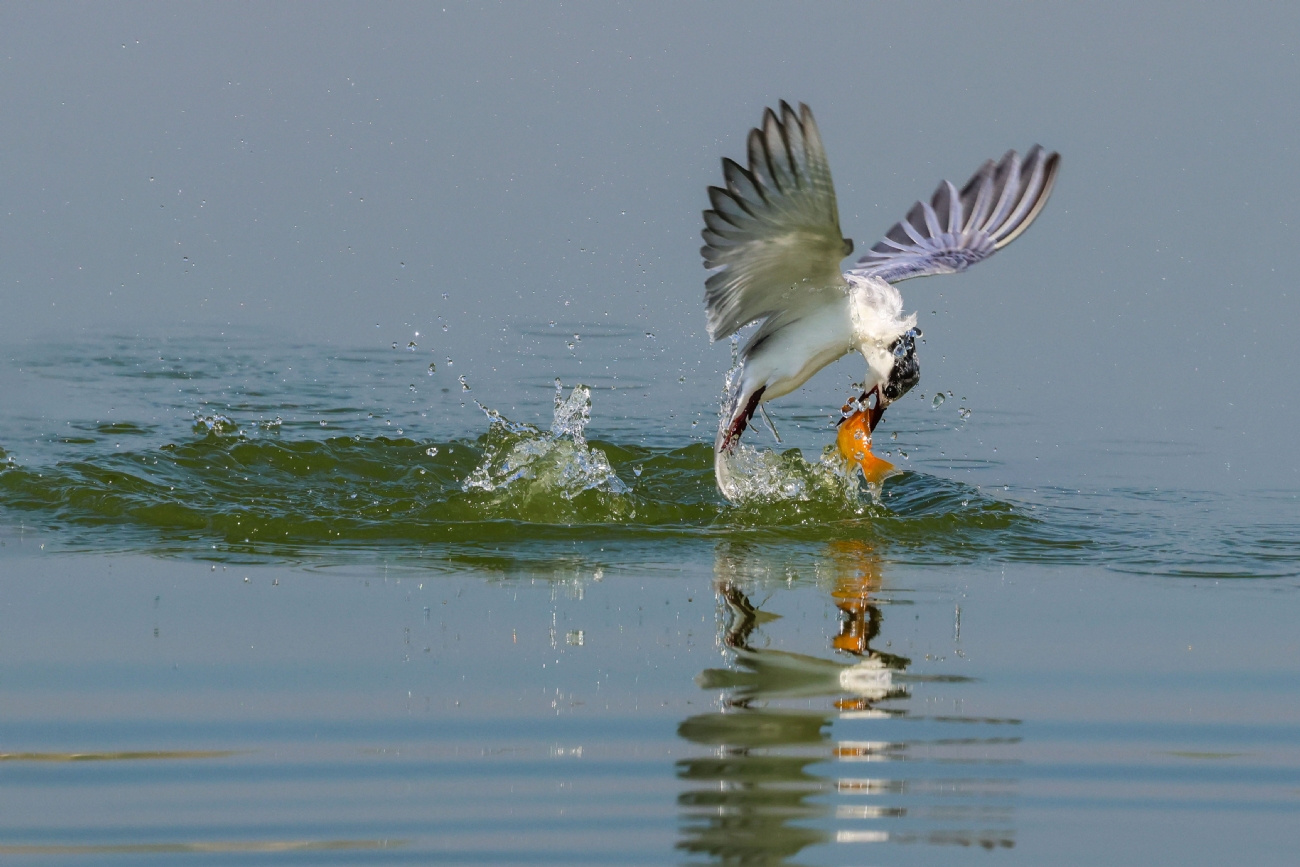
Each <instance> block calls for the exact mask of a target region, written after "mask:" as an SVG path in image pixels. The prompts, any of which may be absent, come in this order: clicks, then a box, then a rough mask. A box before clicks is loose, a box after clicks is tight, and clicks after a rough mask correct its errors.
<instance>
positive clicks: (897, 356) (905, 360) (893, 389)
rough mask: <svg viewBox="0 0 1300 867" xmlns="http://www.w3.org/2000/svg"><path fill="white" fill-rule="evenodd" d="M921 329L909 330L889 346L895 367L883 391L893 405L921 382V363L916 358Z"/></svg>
mask: <svg viewBox="0 0 1300 867" xmlns="http://www.w3.org/2000/svg"><path fill="white" fill-rule="evenodd" d="M920 336H921V329H919V328H909V329H908V330H907V331H906V332H905V333H904V334H903V335H902V336H901V337H899V338H898V339H897V340H895V341H894V342H893V343H892V344H890V346H889V351H890V352H892V353H893V355H894V366H893V367H892V368H890V370H889V381H888V382H886V383H885V387H884V388H883V389H881V392H882V394H883V395H884V397H885V400H886V401H888V402H890V403H893V402H894V401H896V400H898V399H899V398H900V397H902V396H903V395H905V394H907V393H908V392H909V391H911V389H912V386H914V385H916V384H917V383H918V382H920V381H921V363H920V362H919V361H918V360H917V358H916V341H917V339H918V338H920Z"/></svg>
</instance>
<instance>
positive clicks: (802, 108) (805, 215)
mask: <svg viewBox="0 0 1300 867" xmlns="http://www.w3.org/2000/svg"><path fill="white" fill-rule="evenodd" d="M722 174H723V176H724V177H725V179H726V182H727V186H726V189H723V188H721V187H709V201H710V202H711V203H712V204H713V208H712V210H708V211H705V212H704V226H705V228H704V231H703V233H702V235H703V237H704V246H703V247H702V248H700V255H702V256H703V257H704V266H705V267H706V268H713V269H717V270H716V271H715V272H714V273H713V274H712V275H711V276H710V277H709V279H708V280H707V281H706V282H705V284H704V287H705V296H704V297H705V304H706V305H707V312H708V328H709V338H710V339H711V340H719V339H721V338H723V337H727V336H728V335H730V334H732V333H733V332H735V331H736V330H737V329H739V328H742V327H744V326H745V325H747V324H749V323H750V322H753V321H755V320H756V319H765V318H767V317H769V316H772V315H775V314H778V313H782V312H787V311H790V310H792V309H793V308H799V309H802V308H804V307H805V306H806V305H810V304H811V305H816V304H818V303H820V302H821V301H823V300H825V301H829V300H833V299H834V298H836V297H838V296H839V295H840V293H841V292H842V291H843V287H844V285H845V283H844V277H843V276H842V275H841V273H840V260H841V259H843V258H844V257H845V256H847V255H849V254H850V253H852V252H853V242H852V241H849V240H846V239H845V238H844V237H843V236H841V235H840V218H839V210H838V208H837V207H836V205H835V187H834V185H833V184H832V183H831V170H830V166H829V165H828V164H827V162H826V151H825V150H824V149H823V148H822V140H821V136H820V135H819V134H818V132H817V123H816V121H814V120H813V115H812V111H811V110H809V108H808V106H806V105H803V104H802V103H801V104H800V105H799V114H798V115H797V116H796V115H795V112H794V109H792V108H791V107H790V106H789V105H788V104H787V103H785V102H784V101H783V102H782V103H781V116H780V118H778V117H777V115H776V113H775V112H773V111H772V110H771V109H770V108H769V109H768V110H767V111H766V112H765V113H764V115H763V125H762V127H761V128H759V129H752V130H750V131H749V168H748V169H746V168H742V167H741V166H740V165H739V164H737V163H736V162H734V161H732V160H730V159H724V160H723V161H722Z"/></svg>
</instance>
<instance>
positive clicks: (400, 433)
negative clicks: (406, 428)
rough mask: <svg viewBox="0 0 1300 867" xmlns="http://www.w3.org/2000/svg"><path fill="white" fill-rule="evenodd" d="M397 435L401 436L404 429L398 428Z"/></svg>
mask: <svg viewBox="0 0 1300 867" xmlns="http://www.w3.org/2000/svg"><path fill="white" fill-rule="evenodd" d="M397 435H398V436H399V437H400V436H401V435H402V429H401V428H400V427H399V428H398V429H397Z"/></svg>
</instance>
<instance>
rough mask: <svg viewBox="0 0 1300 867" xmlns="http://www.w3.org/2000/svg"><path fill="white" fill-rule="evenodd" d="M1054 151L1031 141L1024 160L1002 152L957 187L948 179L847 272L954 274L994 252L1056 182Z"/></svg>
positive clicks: (1025, 223)
mask: <svg viewBox="0 0 1300 867" xmlns="http://www.w3.org/2000/svg"><path fill="white" fill-rule="evenodd" d="M1060 161H1061V158H1060V154H1057V153H1051V154H1048V153H1047V152H1046V151H1044V150H1043V148H1042V147H1040V146H1038V145H1034V146H1033V147H1032V148H1031V149H1030V150H1029V153H1028V154H1026V155H1025V159H1024V161H1023V162H1022V161H1021V159H1020V155H1019V154H1018V153H1016V152H1015V151H1007V153H1006V154H1005V155H1004V156H1003V157H1002V159H1001V160H1000V161H999V162H998V163H997V164H996V165H995V164H994V163H993V161H992V160H989V161H987V162H986V163H984V165H982V166H980V168H979V170H978V171H976V172H975V174H974V175H972V176H971V178H970V180H969V181H967V182H966V184H965V186H963V187H962V189H961V192H960V193H959V192H958V191H957V188H956V187H954V186H953V185H952V184H951V183H949V182H948V181H943V182H941V183H940V184H939V187H938V189H936V190H935V192H934V195H933V196H932V197H931V199H930V201H929V203H926V202H917V203H916V204H914V205H913V206H912V208H911V210H909V211H908V212H907V217H906V218H905V219H904V220H903V221H901V222H899V223H896V224H894V226H893V228H891V229H890V230H889V232H888V233H886V235H885V237H884V238H883V239H882V240H881V241H880V242H879V243H877V244H876V245H875V246H874V247H872V248H871V250H870V251H869V252H868V253H867V254H866V255H865V256H863V257H862V258H861V259H859V260H858V262H857V264H856V265H855V266H854V267H853V268H852V269H850V271H849V273H850V274H855V275H859V276H864V277H878V278H880V279H883V280H886V281H888V282H890V283H897V282H898V281H900V280H907V279H910V278H912V277H928V276H931V275H934V274H953V273H956V272H958V271H965V270H966V269H967V268H969V267H970V266H971V265H973V264H975V263H976V262H980V261H982V260H984V259H987V258H988V257H989V256H992V255H993V254H994V252H996V251H998V250H1001V249H1002V248H1003V247H1005V246H1006V245H1007V244H1010V243H1011V242H1012V241H1014V240H1015V239H1016V238H1018V237H1019V236H1020V234H1021V233H1022V232H1024V231H1025V230H1026V229H1028V228H1029V225H1030V224H1031V223H1033V221H1034V220H1035V219H1037V217H1038V214H1039V213H1040V212H1041V211H1042V210H1043V206H1044V205H1046V204H1047V199H1048V197H1049V196H1050V195H1051V194H1052V187H1053V186H1054V185H1055V183H1056V173H1057V169H1058V168H1059V167H1060Z"/></svg>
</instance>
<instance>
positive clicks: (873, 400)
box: [867, 391, 880, 409]
mask: <svg viewBox="0 0 1300 867" xmlns="http://www.w3.org/2000/svg"><path fill="white" fill-rule="evenodd" d="M878 403H880V398H879V396H877V394H876V393H875V392H874V391H873V392H871V394H869V395H867V409H875V408H876V404H878Z"/></svg>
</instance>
